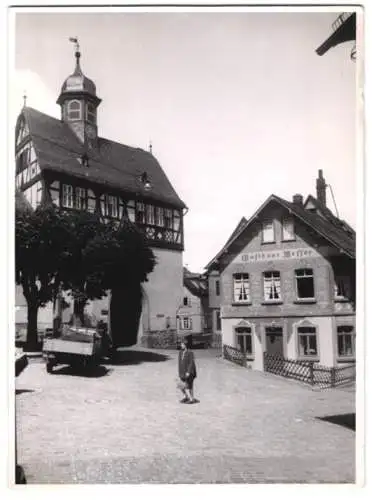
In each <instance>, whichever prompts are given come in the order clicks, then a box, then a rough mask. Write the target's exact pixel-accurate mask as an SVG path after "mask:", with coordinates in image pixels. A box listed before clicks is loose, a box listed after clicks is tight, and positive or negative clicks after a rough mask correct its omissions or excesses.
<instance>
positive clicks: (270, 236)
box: [262, 221, 274, 242]
mask: <svg viewBox="0 0 372 500" xmlns="http://www.w3.org/2000/svg"><path fill="white" fill-rule="evenodd" d="M262 241H264V242H268V241H274V223H273V222H272V221H271V222H264V223H263V224H262Z"/></svg>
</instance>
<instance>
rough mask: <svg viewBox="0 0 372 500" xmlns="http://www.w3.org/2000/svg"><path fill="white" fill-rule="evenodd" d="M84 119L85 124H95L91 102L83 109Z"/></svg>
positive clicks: (94, 109) (94, 113)
mask: <svg viewBox="0 0 372 500" xmlns="http://www.w3.org/2000/svg"><path fill="white" fill-rule="evenodd" d="M85 119H86V120H87V122H90V123H94V124H95V123H96V108H95V107H94V106H93V104H92V103H91V102H88V103H87V105H86V107H85Z"/></svg>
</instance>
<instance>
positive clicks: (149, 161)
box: [23, 108, 185, 208]
mask: <svg viewBox="0 0 372 500" xmlns="http://www.w3.org/2000/svg"><path fill="white" fill-rule="evenodd" d="M23 114H24V116H25V119H26V122H27V124H28V127H29V130H30V135H31V138H32V141H33V144H34V147H35V151H36V154H37V157H38V160H39V165H40V168H41V170H53V171H58V172H61V173H67V174H69V175H71V176H74V177H77V178H84V179H89V180H90V181H92V182H95V183H99V184H104V185H107V186H108V187H110V188H113V189H120V190H123V191H126V192H128V193H132V194H134V195H138V196H140V197H141V198H144V199H145V198H147V199H150V200H157V201H160V202H164V203H168V204H170V205H173V206H176V207H179V208H184V207H185V204H184V202H183V201H182V200H181V199H180V198H179V196H178V195H177V193H176V192H175V190H174V189H173V187H172V185H171V183H170V182H169V180H168V178H167V176H166V175H165V173H164V171H163V169H162V168H161V166H160V164H159V163H158V161H157V160H156V159H155V157H154V156H153V155H152V154H151V153H148V152H147V151H144V150H143V149H140V148H133V147H130V146H125V145H123V144H120V143H118V142H114V141H111V140H109V139H104V138H101V137H99V138H98V142H97V147H96V148H94V149H89V151H87V154H88V157H89V167H82V165H81V163H80V161H79V160H80V158H81V156H82V155H83V154H84V152H86V151H85V149H84V146H83V145H82V144H81V143H80V142H79V140H78V139H77V137H76V136H75V134H74V133H73V132H72V131H71V130H70V128H69V126H68V125H67V124H66V123H63V122H62V121H60V120H57V119H56V118H52V117H51V116H48V115H45V114H44V113H41V112H39V111H37V110H35V109H33V108H24V109H23ZM144 172H146V173H147V176H148V178H149V180H150V182H151V190H150V191H146V190H145V189H144V186H143V183H142V182H141V180H140V176H141V175H142V174H143V173H144Z"/></svg>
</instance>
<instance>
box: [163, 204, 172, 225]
mask: <svg viewBox="0 0 372 500" xmlns="http://www.w3.org/2000/svg"><path fill="white" fill-rule="evenodd" d="M172 215H173V214H172V210H171V209H170V208H165V209H164V226H165V227H166V228H167V229H173V221H172V219H173V218H172Z"/></svg>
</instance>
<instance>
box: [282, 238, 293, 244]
mask: <svg viewBox="0 0 372 500" xmlns="http://www.w3.org/2000/svg"><path fill="white" fill-rule="evenodd" d="M291 241H296V238H288V239H285V240H284V239H282V243H289V242H291Z"/></svg>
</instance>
